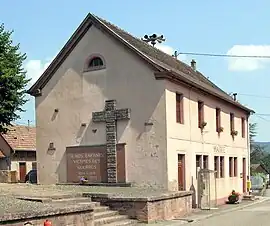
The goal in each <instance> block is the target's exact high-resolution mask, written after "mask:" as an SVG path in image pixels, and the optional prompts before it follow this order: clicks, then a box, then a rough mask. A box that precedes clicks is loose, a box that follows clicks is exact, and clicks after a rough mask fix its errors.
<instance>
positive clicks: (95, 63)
mask: <svg viewBox="0 0 270 226" xmlns="http://www.w3.org/2000/svg"><path fill="white" fill-rule="evenodd" d="M102 66H103V61H102V60H101V59H100V58H99V57H95V58H93V59H92V60H91V61H90V63H89V67H102Z"/></svg>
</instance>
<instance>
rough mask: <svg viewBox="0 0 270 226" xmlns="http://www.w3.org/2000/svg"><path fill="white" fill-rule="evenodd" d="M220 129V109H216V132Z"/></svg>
mask: <svg viewBox="0 0 270 226" xmlns="http://www.w3.org/2000/svg"><path fill="white" fill-rule="evenodd" d="M220 127H221V121H220V108H216V131H217V132H218V133H219V132H220Z"/></svg>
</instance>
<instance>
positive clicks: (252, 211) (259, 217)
mask: <svg viewBox="0 0 270 226" xmlns="http://www.w3.org/2000/svg"><path fill="white" fill-rule="evenodd" d="M265 196H266V197H270V189H268V190H267V191H266V194H265ZM182 225H184V226H187V225H189V226H269V225H270V199H269V200H267V201H265V202H262V203H258V204H255V205H253V206H250V207H247V208H245V209H242V210H236V211H233V212H229V213H225V214H222V215H218V216H213V217H210V218H208V219H204V220H201V221H197V222H193V223H185V224H182Z"/></svg>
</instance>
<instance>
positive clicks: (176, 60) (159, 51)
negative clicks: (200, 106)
mask: <svg viewBox="0 0 270 226" xmlns="http://www.w3.org/2000/svg"><path fill="white" fill-rule="evenodd" d="M92 15H93V16H94V17H95V18H97V19H98V20H99V21H100V22H101V23H103V22H105V24H104V23H103V24H104V25H105V26H107V25H106V24H109V25H111V26H113V27H115V28H117V29H118V30H120V31H122V32H124V33H126V34H128V35H130V36H131V37H132V38H134V39H136V40H137V41H139V42H141V44H143V45H145V47H147V48H151V49H152V50H153V51H156V52H158V53H160V54H165V55H167V56H168V57H170V58H171V60H173V61H175V62H177V63H181V64H183V65H185V67H187V68H188V69H189V70H190V71H193V73H194V74H197V75H198V76H201V77H203V79H205V80H207V81H208V82H209V83H210V84H211V86H212V87H213V88H216V89H219V90H220V91H221V92H223V93H224V94H225V95H227V96H228V97H229V98H231V99H233V98H232V97H231V96H230V95H229V94H228V93H227V92H226V91H224V90H223V89H221V88H220V87H218V86H217V85H216V84H215V83H213V82H212V81H211V80H210V79H208V78H207V77H206V76H205V75H203V74H202V73H201V72H200V71H199V70H196V71H195V70H193V68H192V67H191V66H190V65H189V64H187V63H185V62H183V61H181V60H179V59H178V58H175V57H173V56H172V55H170V54H168V53H165V52H164V51H162V50H160V49H158V48H156V47H154V46H151V45H150V44H148V43H146V42H144V41H143V40H141V39H140V38H138V37H136V36H134V35H133V34H131V33H130V32H128V31H126V30H124V29H123V28H121V27H119V26H117V25H116V24H114V23H111V22H110V21H107V20H105V19H103V18H101V17H99V16H96V15H94V14H92ZM109 29H111V28H110V27H109ZM111 30H112V29H111ZM112 31H113V30H112ZM116 34H117V33H116ZM117 35H119V34H117ZM121 38H122V37H121ZM135 48H136V47H135ZM136 49H137V48H136ZM139 51H140V50H139ZM165 64H166V63H165ZM166 65H167V64H166ZM168 66H169V65H168ZM202 82H203V81H202Z"/></svg>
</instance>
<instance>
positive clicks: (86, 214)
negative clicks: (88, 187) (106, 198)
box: [0, 207, 94, 226]
mask: <svg viewBox="0 0 270 226" xmlns="http://www.w3.org/2000/svg"><path fill="white" fill-rule="evenodd" d="M93 215H94V214H93V209H92V208H89V207H88V208H74V209H72V208H70V209H65V210H60V209H57V210H55V211H54V210H50V211H42V210H41V211H40V212H39V214H33V213H20V214H12V215H10V216H7V215H6V216H1V217H0V225H9V226H22V225H25V223H27V222H29V223H30V224H26V225H34V226H40V225H43V223H44V221H45V220H49V221H51V222H52V225H69V226H86V225H87V226H88V225H89V226H94V219H93Z"/></svg>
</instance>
